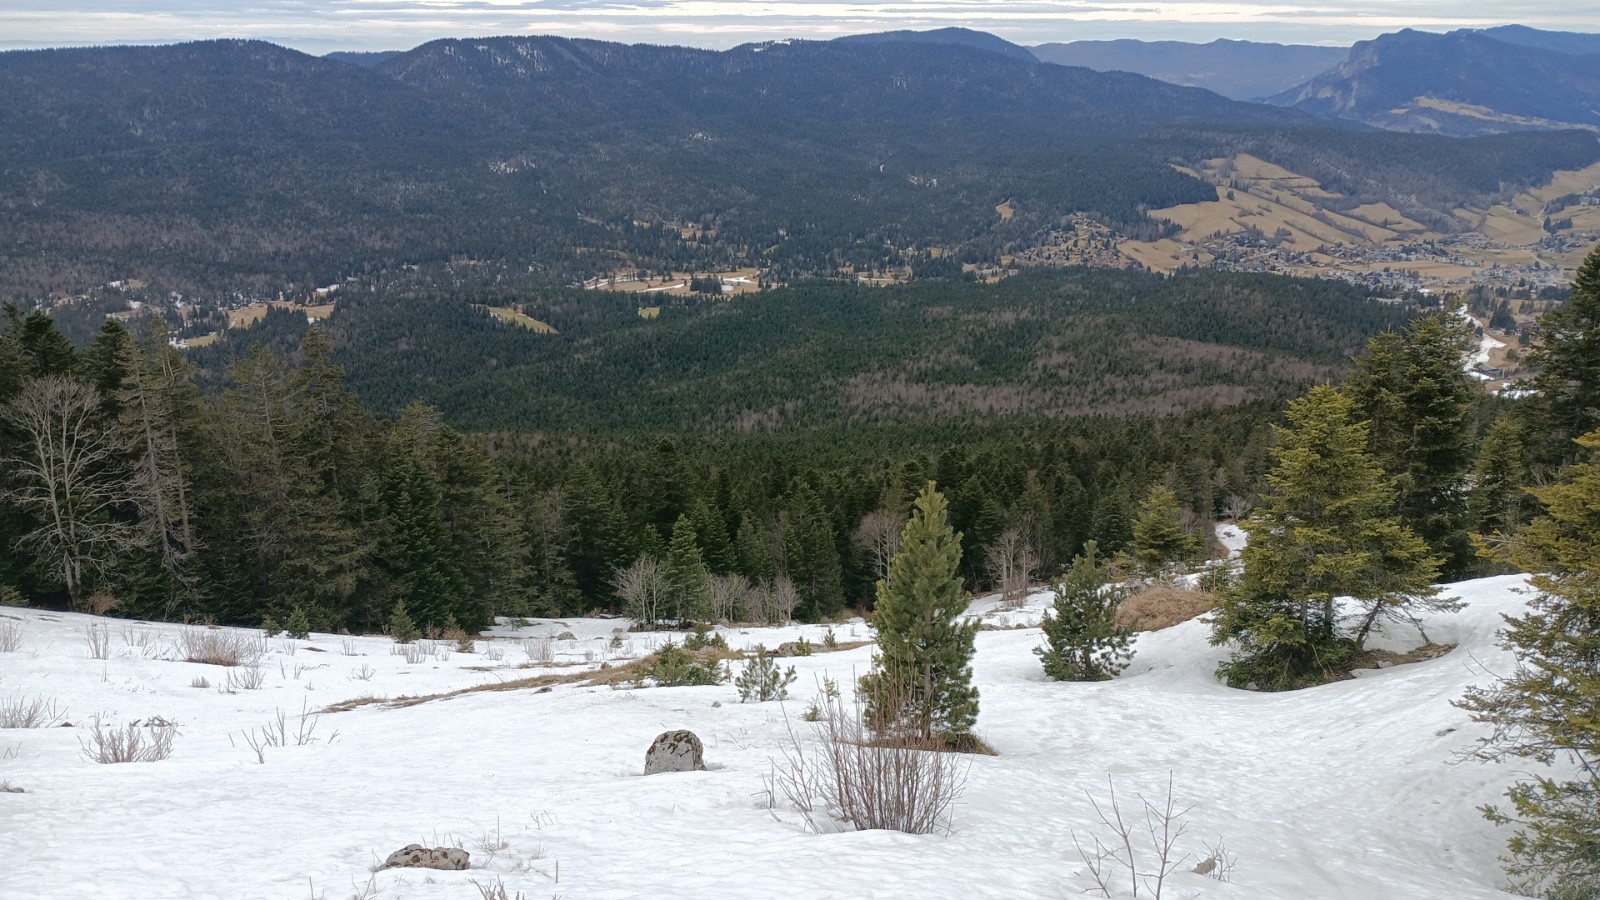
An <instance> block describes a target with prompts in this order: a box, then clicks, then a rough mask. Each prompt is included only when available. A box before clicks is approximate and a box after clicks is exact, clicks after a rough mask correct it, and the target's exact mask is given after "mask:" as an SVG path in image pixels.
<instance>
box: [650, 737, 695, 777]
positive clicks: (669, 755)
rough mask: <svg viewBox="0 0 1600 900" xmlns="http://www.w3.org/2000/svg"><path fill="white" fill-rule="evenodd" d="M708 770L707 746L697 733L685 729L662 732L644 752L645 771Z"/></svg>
mask: <svg viewBox="0 0 1600 900" xmlns="http://www.w3.org/2000/svg"><path fill="white" fill-rule="evenodd" d="M705 770H706V748H705V745H704V744H702V743H700V739H699V738H698V737H695V733H694V732H692V731H688V730H685V729H681V728H680V729H679V730H677V731H666V732H662V734H661V736H660V737H658V738H656V739H655V742H654V743H652V744H651V745H650V749H649V750H646V751H645V754H644V773H645V774H646V775H657V774H659V773H661V772H704V771H705Z"/></svg>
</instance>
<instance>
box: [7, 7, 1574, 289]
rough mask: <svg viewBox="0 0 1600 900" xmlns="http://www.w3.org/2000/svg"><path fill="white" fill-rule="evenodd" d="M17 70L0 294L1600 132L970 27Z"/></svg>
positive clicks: (510, 252) (83, 58) (1187, 181)
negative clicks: (1305, 95)
mask: <svg viewBox="0 0 1600 900" xmlns="http://www.w3.org/2000/svg"><path fill="white" fill-rule="evenodd" d="M1485 40H1487V39H1485ZM1507 46H1509V45H1507ZM1524 50H1525V48H1524ZM1526 52H1532V51H1526ZM0 97H5V98H6V102H5V103H3V104H0V298H3V297H4V296H7V295H22V296H39V295H42V294H46V293H50V292H57V291H69V290H72V289H74V288H75V287H76V286H79V285H83V284H85V283H87V284H104V283H106V282H109V281H112V280H116V279H123V278H138V279H141V280H147V281H148V280H156V281H160V282H161V283H163V284H170V286H171V287H172V288H173V289H176V290H186V291H187V290H201V289H210V288H216V289H227V290H260V291H263V292H265V291H276V290H280V289H285V288H286V287H290V286H295V287H297V288H298V289H301V290H304V289H306V288H308V287H313V286H321V285H325V284H327V283H329V282H330V281H332V280H336V279H338V278H340V277H342V276H343V275H345V274H348V273H350V272H353V271H374V270H385V269H389V268H393V267H396V266H399V265H401V264H409V263H418V262H436V261H445V260H452V259H457V260H459V259H468V260H495V261H501V262H504V263H506V264H508V265H513V266H516V267H517V268H519V269H522V268H524V267H526V268H527V269H529V270H532V271H535V272H543V273H547V274H548V275H549V277H551V278H553V279H559V280H562V281H569V282H570V281H575V280H581V279H583V278H587V277H589V276H591V275H594V274H599V273H605V272H609V271H614V270H615V269H617V268H618V267H624V266H627V267H634V266H637V267H643V268H646V269H650V270H653V271H679V272H681V271H691V270H699V271H707V270H715V269H718V268H734V267H742V266H753V267H758V268H761V269H764V270H767V271H769V272H771V273H773V277H775V278H776V279H778V280H788V279H791V278H793V277H798V276H803V275H805V274H811V273H829V272H835V271H838V270H839V269H840V268H841V267H852V268H870V267H874V266H883V265H888V264H897V265H898V264H907V263H908V260H911V259H918V260H920V262H919V264H920V265H923V267H924V268H925V269H926V268H929V266H930V263H929V260H933V259H936V260H940V261H941V262H942V263H944V264H947V265H955V266H956V270H957V271H959V261H960V259H966V260H998V259H999V258H1000V256H1001V255H1002V254H1003V253H1006V252H1009V251H1007V250H1006V249H1004V248H1006V247H1009V246H1015V245H1017V244H1018V243H1019V242H1022V243H1026V242H1027V241H1029V240H1033V239H1035V238H1036V237H1037V236H1038V235H1039V234H1041V233H1043V232H1047V231H1048V230H1049V229H1051V228H1054V227H1057V226H1058V225H1059V223H1060V222H1061V221H1062V219H1063V217H1065V216H1067V215H1069V214H1071V213H1075V212H1081V213H1086V214H1089V215H1091V216H1093V217H1095V218H1096V219H1097V220H1099V221H1103V222H1108V223H1112V224H1114V225H1116V226H1117V227H1119V228H1123V229H1127V230H1130V231H1132V232H1135V233H1141V234H1143V233H1147V232H1155V231H1159V230H1160V229H1161V228H1162V227H1163V226H1162V225H1161V224H1160V223H1155V222H1151V221H1150V220H1148V219H1147V218H1146V217H1145V212H1146V211H1147V210H1150V209H1161V208H1166V207H1171V206H1174V205H1178V204H1187V203H1196V202H1201V201H1210V200H1215V199H1216V196H1217V194H1216V188H1215V186H1214V185H1212V184H1209V183H1207V182H1205V181H1203V180H1200V179H1199V178H1197V177H1195V176H1194V175H1193V174H1192V171H1191V172H1184V171H1182V170H1181V168H1180V166H1181V165H1182V164H1184V163H1186V162H1187V163H1194V162H1197V161H1200V160H1205V159H1209V158H1214V157H1219V156H1228V155H1230V154H1233V153H1238V152H1249V153H1252V154H1255V155H1256V156H1259V157H1261V158H1263V159H1266V160H1268V161H1275V162H1278V163H1280V164H1282V165H1285V166H1287V167H1289V168H1290V169H1291V170H1293V171H1296V172H1301V173H1304V174H1307V175H1309V176H1311V177H1315V178H1317V179H1319V180H1321V181H1322V182H1323V183H1324V184H1327V185H1330V186H1331V187H1330V189H1338V190H1340V191H1341V192H1342V193H1344V194H1347V195H1349V196H1350V197H1352V198H1357V197H1360V198H1370V199H1372V200H1374V201H1379V200H1381V201H1382V202H1389V203H1392V204H1395V205H1396V206H1397V208H1400V209H1401V212H1403V213H1405V214H1406V215H1410V216H1415V217H1422V218H1421V219H1419V221H1421V220H1424V219H1427V218H1428V216H1429V215H1430V213H1429V210H1432V211H1433V213H1436V214H1439V215H1443V216H1445V217H1448V216H1449V210H1451V209H1452V208H1453V207H1454V206H1456V205H1461V204H1463V203H1467V202H1468V201H1471V200H1474V199H1478V198H1481V197H1483V196H1484V195H1485V194H1486V192H1494V191H1497V190H1499V188H1500V185H1501V184H1503V183H1509V184H1532V183H1542V179H1547V178H1548V177H1549V175H1550V173H1551V172H1553V171H1555V170H1558V169H1570V168H1577V167H1581V166H1585V165H1588V164H1589V163H1591V162H1593V161H1595V159H1596V158H1597V157H1600V145H1597V144H1596V142H1595V141H1594V140H1593V139H1592V138H1590V137H1588V136H1585V135H1581V134H1572V133H1552V134H1550V135H1545V136H1541V137H1539V138H1520V137H1519V139H1518V140H1515V141H1505V140H1500V141H1489V142H1484V143H1476V144H1474V143H1463V142H1459V141H1452V140H1447V139H1444V138H1437V139H1435V138H1427V139H1419V138H1417V137H1416V136H1404V135H1389V134H1383V133H1381V132H1375V131H1371V130H1370V129H1367V128H1366V127H1365V126H1363V125H1360V124H1355V123H1348V122H1342V121H1339V120H1330V119H1317V118H1315V117H1314V116H1313V115H1312V114H1311V113H1308V112H1306V111H1302V110H1300V109H1286V108H1281V107H1278V106H1270V105H1266V104H1259V103H1243V102H1237V101H1234V100H1230V99H1227V98H1225V97H1222V96H1219V95H1218V94H1215V93H1212V92H1209V91H1205V90H1200V89H1197V88H1187V87H1179V86H1174V85H1171V84H1167V83H1164V82H1161V81H1157V80H1152V79H1150V78H1146V77H1144V76H1141V75H1137V74H1129V73H1122V72H1113V73H1099V72H1095V71H1092V70H1090V69H1087V68H1082V67H1074V66H1061V65H1052V64H1045V63H1039V62H1036V61H1034V60H1033V59H1032V58H1031V57H1030V56H1028V55H1027V53H1026V51H1025V50H1023V48H1018V47H1016V46H1015V45H1013V44H1008V43H1006V42H1004V41H1001V40H1000V39H998V38H993V37H992V36H988V35H982V34H980V33H976V32H969V31H964V30H961V29H947V30H943V31H940V32H934V33H932V35H931V37H930V38H929V39H927V40H922V39H919V38H918V37H917V36H916V35H913V34H898V33H889V34H886V35H869V36H863V37H859V38H855V39H852V40H846V41H822V42H818V41H776V42H769V43H763V44H751V45H745V46H741V47H737V48H734V49H732V50H727V51H720V52H718V51H710V50H697V49H690V48H684V47H660V46H650V45H624V44H617V43H610V42H605V41H592V40H571V39H566V38H557V37H502V38H485V39H473V40H441V41H434V42H431V43H428V44H424V45H422V46H420V47H417V48H415V49H412V50H408V51H405V52H402V53H392V54H361V55H340V56H337V57H333V58H319V57H314V56H308V55H306V54H303V53H299V52H296V51H293V50H289V49H286V48H283V47H279V46H276V45H273V44H269V43H264V42H259V41H231V40H230V41H209V42H200V43H191V44H179V45H171V46H153V47H152V46H142V47H98V48H82V49H62V50H43V51H16V52H10V53H0ZM1319 112H1320V110H1319ZM1333 186H1336V187H1333ZM1002 207H1003V208H1004V211H1003V212H1002V211H1001V208H1002ZM1147 236H1149V235H1147ZM957 252H959V253H960V254H962V256H961V257H960V258H958V259H952V256H953V255H954V254H956V253H957Z"/></svg>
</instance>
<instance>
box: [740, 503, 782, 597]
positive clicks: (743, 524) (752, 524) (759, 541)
mask: <svg viewBox="0 0 1600 900" xmlns="http://www.w3.org/2000/svg"><path fill="white" fill-rule="evenodd" d="M736 545H737V551H738V557H739V571H740V572H742V573H743V574H744V575H745V577H747V578H749V579H750V580H751V581H754V582H756V583H757V584H764V583H766V582H769V581H771V580H772V579H773V577H775V576H776V575H777V571H776V569H775V568H774V566H773V562H772V541H771V539H770V537H769V536H768V533H767V529H766V528H764V527H763V526H762V525H761V523H760V522H757V521H756V518H755V516H754V515H753V514H752V513H750V512H749V511H748V510H747V511H746V512H745V514H744V516H743V517H742V518H741V520H740V522H739V534H738V537H737V540H736Z"/></svg>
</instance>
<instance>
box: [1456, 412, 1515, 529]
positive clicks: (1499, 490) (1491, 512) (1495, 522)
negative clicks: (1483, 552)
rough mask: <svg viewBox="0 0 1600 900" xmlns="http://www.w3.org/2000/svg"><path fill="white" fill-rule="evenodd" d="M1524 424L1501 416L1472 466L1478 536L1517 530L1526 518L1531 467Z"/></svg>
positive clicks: (1473, 500) (1487, 436)
mask: <svg viewBox="0 0 1600 900" xmlns="http://www.w3.org/2000/svg"><path fill="white" fill-rule="evenodd" d="M1525 452H1526V451H1525V450H1524V447H1523V440H1522V426H1521V424H1520V423H1519V422H1517V420H1516V419H1515V418H1514V417H1512V416H1501V417H1500V418H1499V419H1497V420H1495V423H1494V425H1492V426H1490V428H1489V433H1488V434H1487V435H1485V436H1484V439H1483V444H1482V445H1481V446H1480V447H1479V448H1478V459H1477V462H1475V463H1474V464H1473V466H1472V497H1471V501H1470V509H1471V513H1472V525H1473V530H1474V532H1475V533H1477V534H1479V535H1495V534H1502V535H1510V534H1514V533H1516V531H1517V529H1518V528H1520V527H1521V525H1522V522H1523V520H1524V518H1525V513H1524V510H1525V509H1526V508H1527V507H1528V506H1529V504H1528V503H1527V498H1528V492H1527V483H1528V467H1527V464H1526V462H1525Z"/></svg>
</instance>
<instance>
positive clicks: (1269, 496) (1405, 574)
mask: <svg viewBox="0 0 1600 900" xmlns="http://www.w3.org/2000/svg"><path fill="white" fill-rule="evenodd" d="M1352 406H1353V404H1352V402H1351V400H1350V398H1349V397H1347V396H1345V395H1343V394H1341V393H1340V392H1338V391H1335V390H1334V389H1332V388H1330V387H1328V386H1326V385H1324V386H1321V387H1317V388H1314V389H1312V391H1311V393H1309V394H1308V395H1306V396H1305V397H1302V398H1300V399H1298V400H1295V401H1294V402H1292V403H1290V404H1289V425H1288V427H1277V428H1276V429H1275V430H1276V431H1277V434H1278V438H1279V444H1278V446H1277V447H1276V448H1275V449H1274V451H1273V453H1274V456H1275V457H1276V460H1277V465H1276V467H1275V468H1274V469H1273V470H1272V472H1271V473H1270V474H1269V475H1268V476H1267V481H1268V484H1269V486H1270V489H1269V490H1268V491H1267V493H1266V495H1265V496H1263V497H1262V498H1261V503H1260V505H1259V506H1257V507H1256V511H1255V513H1254V514H1252V515H1251V517H1250V519H1249V520H1248V521H1247V522H1246V523H1245V526H1244V527H1245V531H1246V532H1247V533H1248V534H1249V537H1250V541H1249V544H1248V546H1246V547H1245V549H1244V551H1243V553H1242V554H1241V557H1242V560H1243V562H1244V574H1243V575H1242V576H1241V577H1240V579H1239V581H1238V583H1237V584H1236V585H1234V586H1233V587H1231V588H1229V589H1228V590H1226V591H1224V592H1223V594H1222V596H1221V598H1220V604H1219V606H1218V610H1217V615H1216V619H1215V630H1214V632H1213V635H1212V642H1213V643H1216V644H1227V645H1229V646H1231V647H1232V648H1233V651H1234V652H1233V656H1232V658H1231V659H1230V660H1228V661H1227V662H1225V663H1223V665H1222V666H1221V667H1220V668H1219V669H1218V674H1219V675H1221V676H1222V677H1224V678H1225V679H1226V680H1227V682H1228V683H1229V684H1230V685H1233V686H1235V687H1241V686H1248V685H1251V684H1254V685H1256V686H1257V687H1260V688H1262V689H1265V690H1286V689H1289V688H1293V687H1298V686H1301V685H1303V684H1307V683H1315V682H1317V681H1321V680H1325V679H1326V678H1328V677H1329V676H1330V675H1331V673H1332V672H1333V671H1335V670H1336V669H1337V667H1338V665H1339V664H1340V663H1341V662H1342V661H1343V660H1344V658H1346V657H1347V656H1348V655H1349V654H1350V653H1351V652H1352V651H1354V650H1358V649H1360V647H1361V646H1362V644H1363V642H1364V641H1365V640H1366V637H1367V634H1368V632H1369V631H1370V630H1371V628H1372V627H1373V625H1374V624H1376V622H1377V621H1378V620H1379V619H1382V618H1385V617H1402V618H1403V617H1410V616H1413V615H1414V614H1415V613H1416V612H1417V611H1418V610H1423V609H1448V608H1452V606H1453V604H1452V603H1451V602H1450V601H1444V600H1440V599H1438V596H1437V594H1438V591H1437V589H1436V588H1434V587H1433V586H1432V583H1433V581H1434V579H1435V578H1436V576H1437V574H1438V565H1439V563H1438V560H1437V559H1436V558H1435V557H1433V556H1431V555H1430V554H1429V553H1428V547H1427V545H1426V544H1425V543H1423V541H1422V539H1421V538H1419V537H1417V535H1416V534H1415V533H1414V532H1412V531H1411V529H1409V528H1407V527H1406V526H1405V525H1404V524H1403V523H1402V522H1401V521H1400V520H1399V519H1398V518H1397V517H1396V516H1395V514H1394V491H1393V489H1392V488H1391V487H1390V486H1389V485H1388V484H1387V483H1386V482H1385V480H1384V477H1383V471H1382V468H1381V467H1380V466H1379V465H1378V463H1377V461H1376V460H1374V459H1373V458H1372V456H1371V455H1370V454H1369V453H1367V451H1366V445H1367V426H1366V423H1364V422H1363V423H1352V422H1351V421H1350V415H1351V412H1352ZM1341 596H1348V597H1350V598H1352V601H1353V609H1352V610H1351V611H1350V615H1351V618H1352V620H1353V622H1354V624H1355V626H1356V628H1355V631H1354V633H1353V634H1350V633H1347V631H1346V629H1344V628H1342V627H1341V621H1340V610H1339V608H1338V607H1337V606H1336V604H1335V602H1334V598H1336V597H1341Z"/></svg>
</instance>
